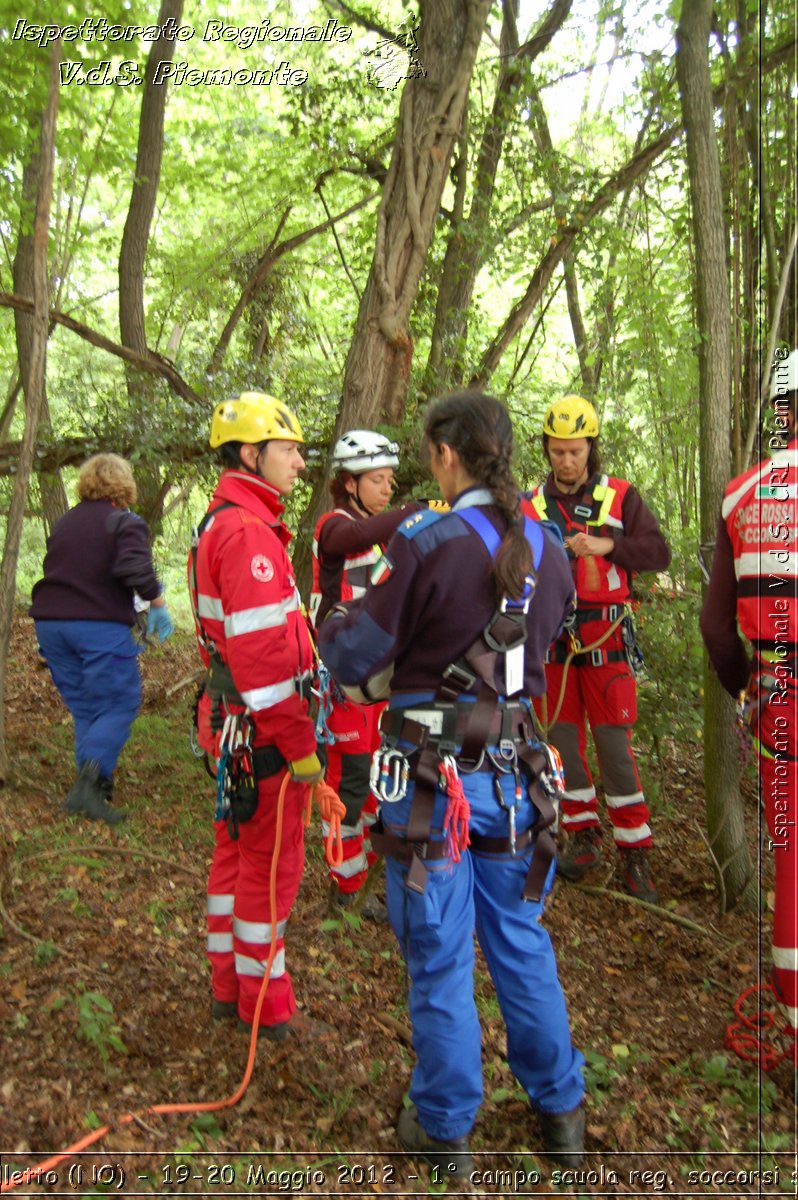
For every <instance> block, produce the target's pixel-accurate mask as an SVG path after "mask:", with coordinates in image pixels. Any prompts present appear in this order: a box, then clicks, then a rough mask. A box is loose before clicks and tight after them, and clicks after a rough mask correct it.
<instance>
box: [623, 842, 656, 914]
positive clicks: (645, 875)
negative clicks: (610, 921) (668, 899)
mask: <svg viewBox="0 0 798 1200" xmlns="http://www.w3.org/2000/svg"><path fill="white" fill-rule="evenodd" d="M620 855H621V882H622V884H623V887H624V891H627V892H628V893H629V895H630V896H634V897H635V899H636V900H644V901H645V902H646V904H659V895H658V893H657V889H656V887H655V885H654V880H653V879H652V878H651V869H650V867H649V865H648V849H647V848H646V847H645V846H632V847H630V848H629V849H626V848H622V849H621V851H620Z"/></svg>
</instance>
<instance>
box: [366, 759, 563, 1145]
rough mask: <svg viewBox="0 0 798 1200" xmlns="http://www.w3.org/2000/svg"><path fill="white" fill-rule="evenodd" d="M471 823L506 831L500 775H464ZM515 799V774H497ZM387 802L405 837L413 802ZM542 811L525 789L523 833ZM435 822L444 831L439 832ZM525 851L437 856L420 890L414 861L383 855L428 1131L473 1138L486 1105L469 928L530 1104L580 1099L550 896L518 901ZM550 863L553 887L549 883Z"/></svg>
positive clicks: (558, 1106) (389, 823)
mask: <svg viewBox="0 0 798 1200" xmlns="http://www.w3.org/2000/svg"><path fill="white" fill-rule="evenodd" d="M462 783H463V790H464V792H465V795H466V797H467V799H468V801H469V804H470V807H471V820H470V828H471V829H472V830H473V831H475V832H478V833H480V834H483V835H485V836H489V837H499V838H506V837H507V835H508V819H507V813H506V812H505V811H503V810H502V808H501V807H500V806H499V804H498V802H497V799H496V795H495V791H494V780H493V775H492V773H491V772H490V771H478V772H476V773H474V774H471V775H463V777H462ZM501 784H502V790H503V794H504V798H505V800H506V802H508V803H512V802H513V800H514V788H513V779H512V776H511V775H506V776H503V777H502V779H501ZM412 792H413V788H412V786H411V787H410V788H409V790H408V795H407V797H406V798H405V799H403V800H401V801H398V802H396V803H391V804H383V805H382V809H381V813H382V819H383V822H384V824H385V827H386V829H389V830H390V831H391V832H395V833H402V834H403V833H404V831H405V827H406V824H407V816H408V812H409V809H410V804H411V803H412ZM445 806H446V799H445V796H444V795H443V794H442V793H440V792H439V793H438V795H437V796H436V804H435V813H434V816H433V836H434V837H440V829H441V826H442V823H443V816H442V814H443V811H444V810H445ZM536 815H537V811H536V809H535V807H534V805H533V803H532V801H531V799H530V798H529V797H528V796H527V793H526V788H524V794H523V798H522V800H521V802H520V805H519V808H518V812H517V828H518V831H519V832H521V831H522V830H524V829H528V828H529V827H530V826H531V825H532V824H534V820H535V817H536ZM436 827H437V828H436ZM529 863H530V852H529V851H527V852H526V853H523V854H521V855H519V856H518V857H517V858H512V857H511V856H510V855H509V854H508V855H490V856H487V855H478V854H475V853H473V852H471V851H466V852H465V853H463V855H462V857H461V860H460V862H459V863H453V862H451V861H450V860H447V859H444V860H436V861H433V862H431V863H430V869H429V871H428V877H427V886H426V889H425V891H424V893H423V894H421V895H419V894H418V893H417V892H415V891H413V890H410V889H408V888H407V887H406V879H407V867H405V866H403V865H402V864H401V863H400V862H398V861H397V860H396V859H392V858H388V859H386V881H387V886H386V898H387V904H388V915H389V918H390V921H391V925H392V926H393V930H394V933H395V934H396V937H397V939H398V941H399V945H400V948H401V950H402V954H403V955H404V958H405V961H406V963H407V969H408V974H409V976H410V1000H409V1004H410V1017H411V1021H412V1025H413V1047H414V1049H415V1052H416V1059H417V1061H416V1066H415V1068H414V1070H413V1078H412V1083H411V1087H410V1098H411V1099H412V1101H413V1102H414V1104H415V1105H416V1107H417V1109H418V1114H419V1120H420V1122H421V1124H422V1126H423V1127H424V1129H425V1130H426V1131H427V1133H428V1134H429V1135H430V1136H431V1137H433V1138H438V1139H440V1140H444V1141H448V1140H451V1139H453V1138H459V1137H463V1136H465V1135H466V1134H468V1133H469V1132H470V1130H471V1128H472V1126H473V1124H474V1121H475V1119H476V1115H477V1110H478V1108H479V1105H480V1103H481V1101H482V1059H481V1029H480V1024H479V1017H478V1015H477V1008H476V1003H475V1001H474V978H473V975H474V930H475V929H476V934H477V937H478V939H479V944H480V946H481V947H482V951H483V953H484V955H485V959H486V961H487V964H488V967H489V969H490V973H491V977H492V979H493V983H494V986H495V988H496V994H497V996H498V1000H499V1004H500V1006H501V1012H502V1017H503V1018H504V1023H505V1027H506V1030H507V1059H508V1062H509V1065H510V1068H511V1069H512V1071H513V1073H514V1075H515V1076H516V1078H517V1079H518V1081H519V1083H520V1084H521V1086H522V1087H523V1088H524V1090H525V1091H526V1093H527V1095H528V1096H529V1100H530V1102H531V1104H532V1106H533V1107H534V1108H535V1109H538V1110H540V1111H543V1112H548V1113H560V1112H569V1111H570V1110H571V1109H573V1108H576V1106H577V1105H578V1104H580V1103H581V1101H582V1098H583V1095H584V1081H583V1079H582V1073H581V1067H582V1066H583V1064H584V1058H583V1056H582V1054H581V1053H580V1052H579V1050H577V1049H575V1048H574V1046H573V1045H572V1044H571V1034H570V1029H569V1025H568V1014H567V1011H566V1006H565V997H564V996H563V992H562V988H561V986H560V981H559V979H558V977H557V965H556V962H555V958H554V949H553V947H552V944H551V939H550V938H549V935H548V933H547V932H546V930H545V929H544V928H543V927H542V925H540V923H539V918H540V917H541V914H542V910H543V900H541V901H539V902H530V901H527V900H523V899H522V898H521V893H522V889H523V886H524V881H525V879H526V874H527V870H528V869H529ZM552 874H553V864H552V870H551V872H550V873H549V879H548V882H547V885H546V890H548V888H549V887H550V886H551V878H552Z"/></svg>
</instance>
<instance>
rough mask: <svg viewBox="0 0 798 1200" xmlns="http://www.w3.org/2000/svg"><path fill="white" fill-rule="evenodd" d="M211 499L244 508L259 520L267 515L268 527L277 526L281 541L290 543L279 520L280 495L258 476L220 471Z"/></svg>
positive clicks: (245, 472) (281, 511) (243, 472)
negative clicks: (280, 532) (279, 530)
mask: <svg viewBox="0 0 798 1200" xmlns="http://www.w3.org/2000/svg"><path fill="white" fill-rule="evenodd" d="M213 499H214V502H217V501H218V502H222V501H226V502H227V503H232V504H237V505H238V506H239V508H245V509H246V510H247V512H251V513H254V515H255V516H257V517H260V519H261V520H266V519H267V516H266V514H268V516H269V517H271V518H272V519H271V520H269V521H268V523H269V525H272V526H274V525H279V527H280V529H281V531H282V534H281V540H282V541H284V542H288V541H290V539H291V536H292V535H291V534H290V533H289V531H288V529H286V527H285V525H283V523H282V521H281V520H280V517H281V516H282V514H283V510H284V508H285V505H284V504H283V502H282V498H281V496H280V493H279V492H278V491H277V489H276V488H274V487H272V485H271V484H270V483H267V482H266V480H265V479H261V477H260V475H255V474H252V473H250V472H249V471H237V470H232V469H231V470H227V471H222V474H221V475H220V476H219V482H218V483H217V485H216V490H215V491H214V493H213ZM264 509H265V510H266V513H264V511H263V510H264ZM275 518H276V519H275Z"/></svg>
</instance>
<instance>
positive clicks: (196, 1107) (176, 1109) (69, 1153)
mask: <svg viewBox="0 0 798 1200" xmlns="http://www.w3.org/2000/svg"><path fill="white" fill-rule="evenodd" d="M290 779H291V776H290V774H289V773H288V771H286V773H285V776H284V777H283V781H282V784H281V785H280V793H279V795H278V797H277V822H276V829H275V834H274V845H275V849H276V853H274V854H273V855H272V866H271V872H270V875H269V905H270V910H269V911H270V915H271V945H270V947H269V957H268V959H267V960H266V967H265V969H264V975H263V983H262V984H261V987H260V992H259V993H258V1000H257V1003H256V1005H255V1015H254V1016H253V1018H252V1032H251V1034H250V1039H249V1057H248V1058H247V1065H246V1067H245V1069H244V1075H243V1078H242V1080H241V1083H240V1084H239V1086H238V1088H237V1089H236V1091H235V1092H233V1093H232V1095H230V1096H227V1097H226V1098H225V1099H224V1100H208V1101H205V1102H202V1103H200V1102H194V1103H188V1102H187V1103H184V1104H153V1105H152V1106H151V1107H150V1108H148V1109H146V1111H145V1112H144V1113H143V1114H134V1113H125V1115H124V1116H120V1117H118V1118H117V1120H116V1121H115V1122H114V1123H113V1124H110V1125H103V1126H102V1127H101V1128H100V1129H94V1130H92V1132H91V1133H88V1134H86V1136H85V1137H83V1138H81V1139H80V1140H79V1141H77V1142H73V1143H72V1145H71V1146H68V1147H67V1148H66V1150H63V1151H62V1152H61V1153H60V1154H56V1155H54V1156H53V1157H52V1158H48V1159H47V1161H46V1162H43V1163H40V1164H39V1165H38V1166H37V1167H30V1168H28V1169H27V1172H26V1171H25V1170H23V1171H21V1172H20V1174H21V1175H22V1176H23V1179H21V1180H20V1181H19V1182H18V1183H11V1182H10V1181H9V1182H8V1183H3V1184H0V1193H2V1194H6V1193H7V1192H13V1191H14V1190H15V1189H16V1188H18V1187H19V1186H20V1184H21V1183H22V1182H24V1176H25V1174H26V1173H27V1174H28V1175H31V1174H43V1173H44V1172H46V1171H50V1170H52V1169H53V1168H54V1167H57V1166H58V1164H59V1163H62V1162H65V1161H67V1160H68V1159H70V1158H74V1157H75V1155H76V1154H78V1153H80V1151H81V1150H85V1149H86V1147H87V1146H92V1145H94V1143H95V1142H99V1141H100V1140H101V1139H102V1138H104V1137H105V1135H106V1134H107V1133H110V1132H111V1130H112V1129H115V1128H121V1127H122V1126H125V1125H130V1124H132V1123H133V1122H134V1121H135V1120H136V1119H137V1116H143V1117H148V1116H153V1115H155V1114H163V1113H201V1112H218V1111H219V1110H220V1109H223V1108H233V1107H234V1106H235V1105H236V1104H238V1102H239V1101H240V1100H241V1099H242V1097H243V1096H244V1093H245V1092H246V1090H247V1088H248V1087H249V1083H250V1080H251V1078H252V1072H253V1070H254V1067H255V1052H256V1050H257V1045H258V1018H259V1017H260V1013H261V1009H262V1008H263V1001H264V999H265V997H266V989H267V988H268V986H269V977H270V974H271V968H272V963H273V962H274V956H275V954H276V952H277V920H276V916H275V914H276V912H277V867H278V864H279V861H280V854H279V846H280V840H281V838H282V832H283V810H284V808H285V793H286V789H287V787H288V784H289V781H290ZM317 786H318V785H317ZM330 791H332V788H330ZM333 795H335V793H334V792H333ZM336 799H338V798H337V796H336ZM338 803H339V804H341V801H340V800H338ZM341 807H342V808H343V805H341ZM338 830H339V834H340V820H339V822H338Z"/></svg>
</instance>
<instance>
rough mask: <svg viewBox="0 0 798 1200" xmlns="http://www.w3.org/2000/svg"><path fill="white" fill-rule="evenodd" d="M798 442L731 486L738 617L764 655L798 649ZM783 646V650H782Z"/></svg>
mask: <svg viewBox="0 0 798 1200" xmlns="http://www.w3.org/2000/svg"><path fill="white" fill-rule="evenodd" d="M796 508H798V441H792V442H791V443H790V445H789V446H787V447H786V448H785V449H782V450H776V451H775V452H774V453H773V454H772V455H771V456H770V458H767V459H765V461H764V462H761V463H758V464H757V465H756V466H755V467H752V468H751V469H750V470H749V471H746V472H745V473H744V474H743V475H738V476H737V478H736V479H733V480H732V481H731V483H730V484H729V485H728V487H727V488H726V494H725V496H724V500H723V505H722V507H721V517H722V519H723V521H724V522H725V524H726V529H727V530H728V534H729V540H730V541H731V545H732V554H733V556H734V573H735V575H736V576H737V619H738V621H739V623H740V629H741V630H742V632H743V633H744V634H745V636H746V637H747V638H748V640H749V641H750V642H751V643H752V644H753V645H754V648H755V649H756V651H757V653H758V654H759V655H760V657H764V658H765V660H766V661H769V662H772V661H774V659H773V655H774V653H775V654H776V656H777V657H786V656H788V655H789V656H792V655H794V654H795V653H796V650H797V649H798V646H797V645H796V644H797V643H798V596H796V577H798V521H797V520H796ZM779 647H781V648H782V649H781V651H780V650H779Z"/></svg>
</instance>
